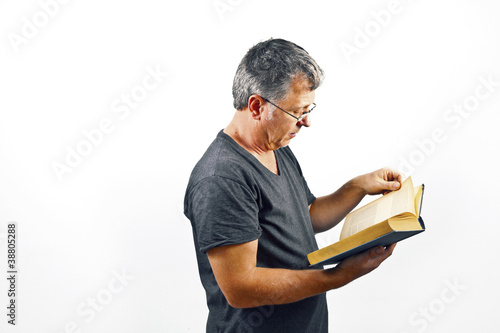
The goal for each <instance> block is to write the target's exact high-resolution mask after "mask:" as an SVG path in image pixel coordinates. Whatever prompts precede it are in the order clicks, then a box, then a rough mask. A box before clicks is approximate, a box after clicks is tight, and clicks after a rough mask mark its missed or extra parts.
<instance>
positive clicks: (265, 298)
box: [225, 267, 353, 308]
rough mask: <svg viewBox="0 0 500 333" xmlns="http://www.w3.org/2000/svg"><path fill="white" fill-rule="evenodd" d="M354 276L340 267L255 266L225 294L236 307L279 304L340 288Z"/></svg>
mask: <svg viewBox="0 0 500 333" xmlns="http://www.w3.org/2000/svg"><path fill="white" fill-rule="evenodd" d="M352 280H353V279H352V278H350V277H349V276H348V274H345V273H343V272H341V271H339V270H336V269H335V268H333V269H328V270H318V269H310V270H288V269H277V268H262V267H255V269H254V270H253V271H252V272H251V273H248V272H247V273H246V278H245V282H243V283H242V284H240V286H239V287H238V288H237V289H236V290H234V291H232V292H231V293H229V294H226V295H225V296H226V298H227V300H228V302H229V304H230V305H231V306H233V307H236V308H248V307H256V306H262V305H278V304H286V303H292V302H296V301H300V300H302V299H305V298H307V297H311V296H314V295H318V294H321V293H324V292H327V291H328V290H331V289H336V288H339V287H341V286H343V285H345V284H347V283H349V282H350V281H352Z"/></svg>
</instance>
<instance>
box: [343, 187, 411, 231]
mask: <svg viewBox="0 0 500 333" xmlns="http://www.w3.org/2000/svg"><path fill="white" fill-rule="evenodd" d="M414 195H415V194H414V188H413V183H412V181H411V177H408V179H406V180H405V181H404V182H403V184H402V185H401V188H400V189H399V190H397V191H393V192H390V193H388V194H386V195H384V196H382V197H380V198H378V199H376V200H375V201H372V202H370V203H369V204H367V205H365V206H363V207H361V208H359V209H357V210H355V211H353V212H351V213H349V214H347V216H346V219H345V222H344V226H343V228H342V232H341V233H340V239H341V240H342V239H344V238H346V237H349V236H351V235H354V234H355V233H357V232H359V231H361V230H363V229H366V228H368V227H371V226H372V225H374V224H377V223H380V222H382V221H385V220H387V219H388V218H391V217H393V216H396V215H399V214H402V213H405V212H410V213H412V214H413V215H416V213H415V201H414Z"/></svg>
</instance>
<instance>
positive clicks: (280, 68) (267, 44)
mask: <svg viewBox="0 0 500 333" xmlns="http://www.w3.org/2000/svg"><path fill="white" fill-rule="evenodd" d="M301 76H302V77H304V78H305V79H307V80H309V84H310V86H309V88H310V89H311V90H315V89H316V88H318V87H319V86H320V84H321V81H322V79H323V70H322V69H321V68H320V67H319V66H318V64H317V63H316V61H315V60H314V59H313V58H312V57H311V56H310V55H309V53H307V51H306V50H304V49H303V48H302V47H300V46H298V45H296V44H294V43H292V42H289V41H286V40H284V39H269V40H267V41H264V42H260V43H258V44H257V45H255V46H253V47H252V48H251V49H250V50H248V52H247V54H246V55H245V56H244V57H243V59H242V60H241V62H240V64H239V66H238V69H237V71H236V75H235V76H234V81H233V99H234V100H233V105H234V107H235V109H236V110H242V109H244V108H245V107H246V106H247V104H248V99H249V98H250V96H251V95H253V94H257V95H260V96H262V97H265V98H268V99H269V100H271V101H276V102H279V101H282V100H283V99H285V97H286V96H287V94H288V92H289V90H290V87H291V84H292V82H293V80H294V79H295V78H297V77H301Z"/></svg>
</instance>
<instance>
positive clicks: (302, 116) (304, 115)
mask: <svg viewBox="0 0 500 333" xmlns="http://www.w3.org/2000/svg"><path fill="white" fill-rule="evenodd" d="M262 99H263V100H265V101H266V102H269V103H271V104H272V105H274V106H275V107H277V108H278V109H280V110H281V111H283V112H285V113H286V114H287V115H289V116H290V117H293V118H295V119H297V121H301V120H302V119H304V118H305V117H307V116H308V115H309V114H310V113H311V112H312V110H314V108H315V107H316V103H312V104H311V105H312V106H313V107H312V108H311V109H310V110H309V111H305V112H304V113H303V114H301V115H300V116H299V117H295V116H294V115H293V114H291V113H290V112H288V111H285V110H283V109H282V108H280V107H279V106H277V105H276V104H274V103H273V102H271V101H270V100H268V99H267V98H265V97H262Z"/></svg>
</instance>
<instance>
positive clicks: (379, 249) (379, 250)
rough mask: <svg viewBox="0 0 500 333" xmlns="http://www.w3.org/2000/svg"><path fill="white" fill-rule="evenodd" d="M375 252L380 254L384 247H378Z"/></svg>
mask: <svg viewBox="0 0 500 333" xmlns="http://www.w3.org/2000/svg"><path fill="white" fill-rule="evenodd" d="M375 252H377V254H382V253H383V252H384V249H382V248H381V247H379V248H378V249H377V250H376V251H375Z"/></svg>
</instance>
